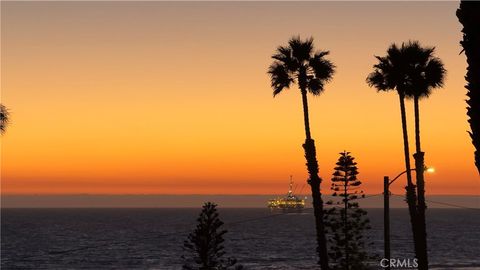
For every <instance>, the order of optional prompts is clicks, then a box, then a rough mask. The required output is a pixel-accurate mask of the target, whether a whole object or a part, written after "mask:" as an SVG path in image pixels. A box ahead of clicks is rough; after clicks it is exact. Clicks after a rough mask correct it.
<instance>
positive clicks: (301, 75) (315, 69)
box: [268, 36, 335, 270]
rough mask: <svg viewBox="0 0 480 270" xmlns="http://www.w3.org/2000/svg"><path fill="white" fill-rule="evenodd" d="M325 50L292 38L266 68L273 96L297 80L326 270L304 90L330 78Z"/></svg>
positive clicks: (315, 92) (320, 252) (315, 89)
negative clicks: (316, 49)
mask: <svg viewBox="0 0 480 270" xmlns="http://www.w3.org/2000/svg"><path fill="white" fill-rule="evenodd" d="M328 54H329V52H328V51H317V52H315V51H314V47H313V38H308V39H306V40H304V41H303V40H301V39H300V37H298V36H297V37H292V38H291V39H290V40H289V42H288V45H287V46H280V47H278V48H277V51H276V53H275V54H274V55H272V58H273V59H274V62H273V63H272V64H271V65H270V67H269V69H268V74H269V75H270V79H271V86H272V88H273V96H276V95H277V94H279V93H280V92H282V91H283V90H285V89H288V88H290V86H291V85H292V84H295V83H297V84H298V87H299V88H300V93H301V94H302V103H303V117H304V122H305V137H306V139H305V143H304V144H303V148H304V151H305V158H306V160H307V164H306V165H307V170H308V174H309V179H308V184H309V185H310V187H311V191H312V198H313V208H314V214H315V224H316V231H317V244H318V247H317V252H318V255H319V258H320V261H319V264H320V266H321V269H323V270H326V269H328V268H329V267H328V252H327V242H326V237H325V228H324V220H323V201H322V194H321V192H320V184H321V182H322V179H321V178H320V177H319V176H318V162H317V157H316V150H315V141H314V140H313V139H312V137H311V134H310V123H309V117H308V101H307V92H309V93H311V94H313V95H319V94H320V93H322V92H323V90H324V85H325V83H326V82H328V81H330V80H331V79H332V76H333V74H334V71H335V66H334V65H333V64H332V62H330V61H329V60H327V59H325V56H326V55H328Z"/></svg>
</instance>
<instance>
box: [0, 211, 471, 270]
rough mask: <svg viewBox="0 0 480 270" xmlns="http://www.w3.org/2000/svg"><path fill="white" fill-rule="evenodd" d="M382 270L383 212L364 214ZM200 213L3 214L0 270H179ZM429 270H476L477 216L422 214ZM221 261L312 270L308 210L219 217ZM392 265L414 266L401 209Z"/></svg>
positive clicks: (394, 216)
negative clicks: (407, 263)
mask: <svg viewBox="0 0 480 270" xmlns="http://www.w3.org/2000/svg"><path fill="white" fill-rule="evenodd" d="M368 212H369V218H370V220H371V224H372V230H371V231H370V232H369V236H370V239H371V241H372V242H373V248H371V250H369V252H370V253H371V254H377V255H378V257H379V259H378V262H375V261H374V262H372V263H373V269H381V267H380V266H379V260H380V258H381V257H382V254H383V210H382V209H369V210H368ZM198 213H199V209H2V213H1V269H181V266H182V259H181V255H182V254H183V251H182V245H183V241H184V240H185V239H186V236H187V234H188V232H190V231H191V230H193V229H194V226H195V220H196V217H197V215H198ZM427 214H428V217H427V218H428V232H429V234H428V242H429V243H428V244H429V256H430V264H431V266H432V267H431V269H464V268H465V269H469V270H471V269H480V211H479V210H478V209H477V210H475V209H473V210H469V209H428V212H427ZM220 218H221V219H222V220H223V221H224V222H225V228H226V229H227V230H228V233H227V234H226V235H225V238H226V241H225V246H226V250H227V255H229V256H234V257H236V258H237V259H238V262H239V263H241V264H242V265H243V266H244V267H245V268H246V269H317V268H316V264H315V263H316V260H317V258H316V255H315V246H316V243H315V237H314V236H315V231H314V220H313V214H312V211H311V209H306V210H304V212H303V213H288V214H286V213H281V212H271V211H270V210H268V209H233V208H231V209H222V208H220ZM391 231H392V237H391V242H392V243H391V246H392V258H400V259H408V258H410V259H413V257H414V255H413V252H412V251H413V244H412V240H411V233H410V224H409V220H408V212H407V210H406V209H392V210H391Z"/></svg>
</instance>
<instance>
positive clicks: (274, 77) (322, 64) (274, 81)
mask: <svg viewBox="0 0 480 270" xmlns="http://www.w3.org/2000/svg"><path fill="white" fill-rule="evenodd" d="M328 54H329V52H328V51H317V52H314V48H313V38H309V39H307V40H305V41H302V40H301V39H300V38H299V37H294V38H292V39H290V41H289V42H288V46H285V47H284V46H280V47H278V48H277V52H276V54H274V55H273V56H272V58H273V59H275V61H274V62H273V63H272V64H271V65H270V68H269V69H268V74H269V75H270V78H271V85H272V88H273V95H274V96H275V95H277V94H279V93H280V92H282V90H284V89H288V88H290V85H291V84H292V83H298V85H299V87H300V89H301V90H302V91H308V92H310V93H312V94H313V95H319V94H320V93H321V92H322V91H323V89H324V88H323V86H324V84H325V82H328V81H329V80H330V79H331V78H332V76H333V73H334V69H335V66H334V65H333V64H332V63H331V62H330V61H329V60H327V59H325V58H324V57H325V56H326V55H328Z"/></svg>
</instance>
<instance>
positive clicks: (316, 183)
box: [301, 89, 329, 270]
mask: <svg viewBox="0 0 480 270" xmlns="http://www.w3.org/2000/svg"><path fill="white" fill-rule="evenodd" d="M301 92H302V101H303V116H304V120H305V135H306V139H305V144H303V149H304V150H305V159H306V160H307V164H306V165H307V170H308V175H309V179H308V184H309V185H310V187H311V189H312V199H313V213H314V215H315V229H316V231H317V253H318V257H319V259H320V261H319V262H318V264H319V265H320V268H321V269H322V270H328V269H329V266H328V252H327V238H326V236H325V225H324V223H323V221H324V220H323V214H324V212H323V200H322V194H321V192H320V183H321V182H322V179H321V178H320V177H319V176H318V162H317V154H316V150H315V141H314V140H312V138H311V135H310V124H309V120H308V101H307V91H306V90H305V89H301Z"/></svg>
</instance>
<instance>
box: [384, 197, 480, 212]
mask: <svg viewBox="0 0 480 270" xmlns="http://www.w3.org/2000/svg"><path fill="white" fill-rule="evenodd" d="M391 195H394V196H398V197H402V198H404V196H402V195H397V194H393V193H392V194H391ZM425 201H426V202H430V203H436V204H440V205H445V206H450V207H456V208H462V209H469V210H477V211H479V210H480V208H473V207H468V206H464V205H459V204H453V203H446V202H439V201H432V200H425Z"/></svg>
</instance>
